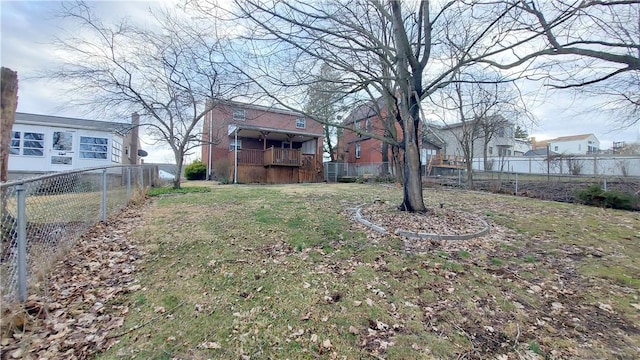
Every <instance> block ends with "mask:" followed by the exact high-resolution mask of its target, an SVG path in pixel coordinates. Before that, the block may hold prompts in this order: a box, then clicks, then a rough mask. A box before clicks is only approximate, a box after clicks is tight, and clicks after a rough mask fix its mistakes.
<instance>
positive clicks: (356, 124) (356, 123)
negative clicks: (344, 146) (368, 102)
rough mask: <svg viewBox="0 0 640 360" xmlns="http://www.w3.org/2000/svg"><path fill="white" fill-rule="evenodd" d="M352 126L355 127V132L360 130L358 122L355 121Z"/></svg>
mask: <svg viewBox="0 0 640 360" xmlns="http://www.w3.org/2000/svg"><path fill="white" fill-rule="evenodd" d="M354 126H355V128H356V130H360V120H356V121H355V122H354Z"/></svg>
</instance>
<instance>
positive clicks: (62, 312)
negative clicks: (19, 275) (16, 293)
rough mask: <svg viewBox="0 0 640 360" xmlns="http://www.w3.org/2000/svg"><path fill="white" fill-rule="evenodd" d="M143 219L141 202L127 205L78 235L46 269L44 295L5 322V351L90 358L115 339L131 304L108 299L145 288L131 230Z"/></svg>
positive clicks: (21, 355) (17, 355)
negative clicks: (137, 279)
mask: <svg viewBox="0 0 640 360" xmlns="http://www.w3.org/2000/svg"><path fill="white" fill-rule="evenodd" d="M139 221H140V209H139V208H138V209H131V208H130V209H126V210H125V211H123V212H122V213H120V214H119V215H118V216H117V217H114V218H110V219H109V223H108V226H107V227H105V226H104V225H102V224H98V225H96V226H95V227H94V228H92V229H90V230H89V231H88V232H87V233H86V234H85V235H84V236H83V237H82V238H81V239H79V240H78V242H77V243H76V244H75V245H74V247H73V248H72V249H71V251H69V253H68V254H66V255H65V256H66V257H65V259H64V260H63V261H59V262H57V263H56V264H54V266H53V267H52V268H51V270H50V272H49V273H48V274H47V275H48V277H49V280H48V283H49V284H50V285H49V290H48V291H46V292H45V294H46V296H37V295H31V296H30V297H29V299H28V300H27V301H26V302H25V303H24V304H22V306H21V307H20V306H19V305H18V304H15V305H14V306H13V308H16V309H14V317H13V318H14V320H12V322H13V324H12V326H11V327H9V328H7V329H5V328H4V324H3V333H4V334H9V335H11V336H9V337H3V338H2V352H3V353H7V354H9V356H10V358H16V359H17V358H43V359H45V358H49V359H53V358H86V357H88V356H90V355H91V354H94V353H95V352H97V351H100V350H103V349H107V348H109V347H110V346H112V345H113V344H114V343H116V342H117V339H115V338H113V337H110V336H109V334H110V333H111V331H113V330H115V329H118V328H120V327H122V326H123V324H124V316H125V315H126V314H127V313H128V311H129V309H128V307H127V306H118V305H113V306H107V305H105V304H108V303H110V301H111V300H113V299H114V298H115V297H116V296H118V295H120V294H125V293H128V292H136V291H140V290H141V286H140V285H139V284H134V282H135V277H134V276H133V273H134V272H135V269H136V264H137V262H138V261H139V260H140V258H141V257H142V252H141V251H140V250H139V249H138V248H137V247H136V246H135V245H134V244H133V243H132V242H131V240H130V238H128V236H127V234H128V233H129V232H130V231H132V230H133V229H135V228H136V227H137V226H138V225H139ZM88 259H89V260H88ZM87 260H88V261H87ZM20 308H22V309H23V310H22V311H20ZM3 317H4V315H3ZM27 324H28V326H26V325H27ZM5 330H6V331H5Z"/></svg>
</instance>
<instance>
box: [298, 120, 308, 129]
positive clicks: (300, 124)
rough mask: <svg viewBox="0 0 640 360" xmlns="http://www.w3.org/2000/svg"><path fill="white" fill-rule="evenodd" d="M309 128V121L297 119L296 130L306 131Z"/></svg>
mask: <svg viewBox="0 0 640 360" xmlns="http://www.w3.org/2000/svg"><path fill="white" fill-rule="evenodd" d="M306 127H307V120H306V119H305V118H297V119H296V129H305V128H306Z"/></svg>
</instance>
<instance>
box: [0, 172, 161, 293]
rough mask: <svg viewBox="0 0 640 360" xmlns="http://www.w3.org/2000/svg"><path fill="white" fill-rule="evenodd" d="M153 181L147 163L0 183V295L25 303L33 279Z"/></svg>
mask: <svg viewBox="0 0 640 360" xmlns="http://www.w3.org/2000/svg"><path fill="white" fill-rule="evenodd" d="M157 182H158V168H157V166H153V165H139V166H134V165H131V166H109V167H100V168H90V169H83V170H76V171H68V172H61V173H55V174H49V175H43V176H38V177H34V178H29V179H21V180H15V181H10V182H6V183H2V184H0V206H1V207H2V208H1V214H2V216H1V217H0V236H1V237H2V241H1V246H2V253H1V254H0V272H1V273H2V277H1V280H0V295H1V296H2V301H3V302H5V301H15V300H16V299H17V300H19V301H25V300H26V298H27V296H28V293H29V291H33V290H34V288H35V281H36V280H43V279H46V274H47V271H48V269H49V268H50V267H51V265H52V264H53V262H54V261H56V259H58V258H59V257H60V255H61V254H63V253H64V252H65V251H66V250H68V249H69V248H70V247H71V246H72V245H73V244H74V243H75V242H76V241H77V239H78V238H79V237H80V236H81V235H82V234H83V233H85V232H86V231H87V230H88V229H89V228H90V227H91V226H93V225H94V224H96V223H97V222H99V221H102V222H106V221H107V217H108V216H109V215H112V214H115V213H117V212H119V211H120V210H121V209H122V208H124V207H126V206H127V205H128V203H129V201H130V200H131V199H133V198H135V197H136V196H141V195H142V194H144V192H143V191H144V189H146V188H147V187H149V186H155V185H156V184H157Z"/></svg>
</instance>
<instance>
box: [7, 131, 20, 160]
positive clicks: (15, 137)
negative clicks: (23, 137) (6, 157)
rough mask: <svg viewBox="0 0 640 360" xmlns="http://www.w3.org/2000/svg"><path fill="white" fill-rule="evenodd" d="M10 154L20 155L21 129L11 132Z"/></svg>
mask: <svg viewBox="0 0 640 360" xmlns="http://www.w3.org/2000/svg"><path fill="white" fill-rule="evenodd" d="M9 154H11V155H20V131H12V132H11V148H10V150H9Z"/></svg>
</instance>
